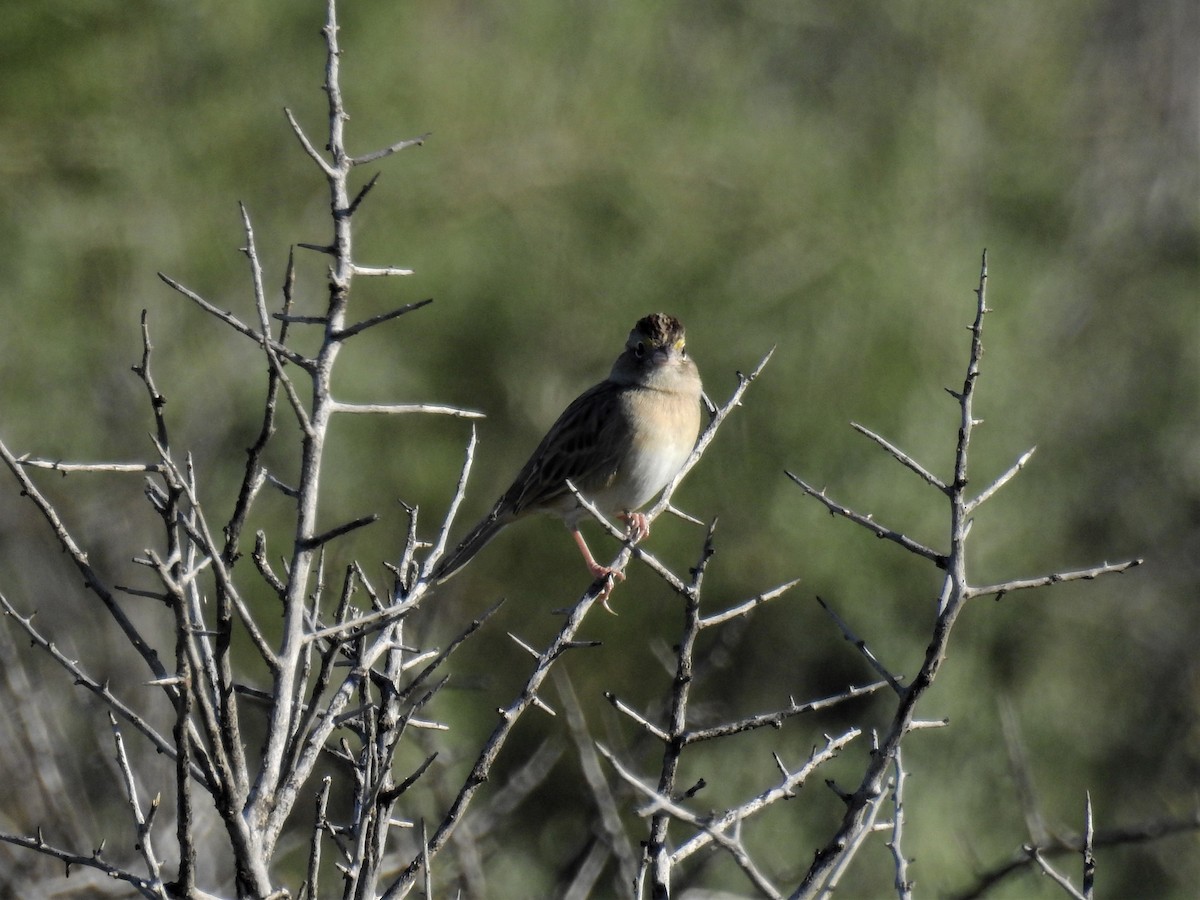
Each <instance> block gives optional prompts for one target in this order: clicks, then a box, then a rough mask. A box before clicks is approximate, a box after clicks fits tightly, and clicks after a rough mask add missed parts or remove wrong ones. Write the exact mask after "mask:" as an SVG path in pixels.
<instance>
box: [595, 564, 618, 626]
mask: <svg viewBox="0 0 1200 900" xmlns="http://www.w3.org/2000/svg"><path fill="white" fill-rule="evenodd" d="M588 568H590V569H591V570H592V577H593V578H595V579H596V580H597V581H599V580H600V579H604V587H603V589H602V590H601V591H600V593H599V594H597V595H596V599H597V600H599V601H600V605H601V606H603V607H604V610H605V612H608V613H611V614H612V615H614V616H615V615H616V614H617V611H616V610H615V609H613V608H612V607H611V606H609V605H608V598H609V597H611V596H612V592H613V588H615V587H616V586H617V582H618V581H624V580H625V573H624V572H622V571H621V570H620V569H612V568H609V567H608V566H601V565H597V566H589V567H588Z"/></svg>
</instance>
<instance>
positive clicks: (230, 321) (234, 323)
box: [158, 272, 313, 373]
mask: <svg viewBox="0 0 1200 900" xmlns="http://www.w3.org/2000/svg"><path fill="white" fill-rule="evenodd" d="M158 277H159V278H161V279H162V280H163V282H164V283H165V284H166V285H167V286H168V287H171V288H174V289H175V290H176V291H178V292H179V293H180V294H182V295H183V296H185V297H187V298H188V299H189V300H191V301H192V302H193V303H195V304H196V305H197V306H199V307H200V308H201V309H202V310H204V311H205V312H206V313H208V314H209V315H211V316H215V317H216V318H218V319H220V320H221V321H222V322H224V323H225V324H226V325H228V326H229V327H230V328H232V329H233V330H234V331H236V332H238V333H239V334H244V335H245V336H246V337H248V338H250V339H251V340H252V341H254V343H256V344H261V343H263V336H262V335H261V334H260V333H259V332H257V331H255V330H254V329H253V328H251V327H250V326H249V325H247V324H246V323H244V322H243V321H242V320H241V319H239V318H237V316H235V315H233V314H232V313H228V312H225V311H224V310H222V309H218V308H217V307H215V306H213V305H212V304H211V303H209V302H208V301H207V300H205V299H204V298H203V297H201V296H200V295H199V294H197V293H196V292H195V291H193V290H190V289H188V288H186V287H184V286H183V285H182V284H180V283H179V282H178V281H176V280H175V279H173V278H171V277H170V276H168V275H164V274H163V273H162V272H159V273H158ZM267 342H268V343H269V344H270V345H271V349H272V350H274V351H275V352H276V353H278V354H279V355H280V356H282V357H283V358H284V359H286V360H287V361H288V362H291V363H295V364H296V365H298V366H299V367H300V368H302V369H304V370H305V371H306V372H310V373H311V372H312V371H313V362H312V360H310V359H307V358H305V357H304V356H302V355H301V354H299V353H297V352H296V351H295V350H292V349H291V348H290V347H285V346H284V345H283V344H280V343H279V342H278V341H276V340H273V339H272V338H271V337H270V336H268V337H267Z"/></svg>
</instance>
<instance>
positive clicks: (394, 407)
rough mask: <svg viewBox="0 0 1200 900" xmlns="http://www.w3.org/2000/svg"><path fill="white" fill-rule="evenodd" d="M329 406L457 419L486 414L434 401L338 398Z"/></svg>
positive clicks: (341, 410)
mask: <svg viewBox="0 0 1200 900" xmlns="http://www.w3.org/2000/svg"><path fill="white" fill-rule="evenodd" d="M329 408H330V410H331V411H333V412H339V413H370V414H374V415H388V416H398V415H408V414H409V413H430V414H433V415H438V416H455V417H456V418H459V419H483V418H486V416H485V415H484V414H483V413H481V412H477V411H475V410H473V409H462V408H461V407H457V406H442V405H438V404H436V403H342V402H341V401H339V400H332V401H330V404H329Z"/></svg>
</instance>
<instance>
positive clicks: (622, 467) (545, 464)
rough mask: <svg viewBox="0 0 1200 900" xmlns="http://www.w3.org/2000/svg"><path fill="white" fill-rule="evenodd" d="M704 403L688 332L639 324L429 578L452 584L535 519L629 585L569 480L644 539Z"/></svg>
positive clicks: (665, 322) (654, 319) (674, 324)
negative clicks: (582, 526)
mask: <svg viewBox="0 0 1200 900" xmlns="http://www.w3.org/2000/svg"><path fill="white" fill-rule="evenodd" d="M700 398H701V386H700V373H699V371H698V370H697V369H696V364H695V363H694V362H692V360H691V358H690V357H689V356H688V353H687V349H686V347H685V345H684V331H683V324H682V323H681V322H680V321H679V320H678V319H676V318H675V317H674V316H668V315H665V314H663V313H653V314H652V315H649V316H646V317H645V318H644V319H641V320H640V321H639V322H638V323H637V324H636V325H634V326H633V330H632V331H631V332H629V339H628V340H627V341H626V342H625V350H624V351H623V352H622V353H621V355H620V356H618V357H617V361H616V362H615V363H613V367H612V371H611V372H609V374H608V378H606V379H605V380H604V381H602V382H600V383H599V384H597V385H596V386H595V387H593V388H590V389H589V390H587V391H584V392H583V393H582V394H580V395H579V396H578V397H577V398H576V399H575V400H574V402H572V403H571V405H570V406H568V407H567V408H566V410H564V412H563V414H562V415H561V416H559V417H558V421H556V422H555V423H554V425H552V426H551V428H550V431H549V432H548V433H547V435H546V436H545V437H544V438H543V439H542V442H541V443H540V444H538V446H537V449H536V450H534V451H533V455H532V456H531V457H530V458H529V461H528V462H527V463H525V465H524V466H523V467H522V468H521V471H520V472H519V473H518V474H517V477H516V479H515V480H514V481H513V483H512V486H511V487H510V488H509V489H508V490H507V491H505V492H504V494H503V496H501V497H500V499H499V500H497V501H496V504H495V506H493V507H492V511H491V512H489V513H488V514H487V515H486V516H485V517H484V518H483V520H482V521H481V522H479V524H477V525H476V526H475V527H474V528H472V529H471V530H470V531H469V532H468V533H467V536H466V537H465V538H463V539H462V541H461V542H460V543H459V545H458V546H457V547H456V548H455V549H454V550H452V551H450V552H449V553H447V554H446V555H445V556H443V557H442V558H441V559H440V560H439V561H438V563H437V564H436V565H435V566H434V568H433V571H432V572H431V573H430V580H431V581H433V582H434V583H440V582H443V581H445V580H446V579H448V578H449V577H450V576H452V575H453V574H454V573H455V572H457V571H458V570H459V569H461V568H462V567H463V566H465V565H466V564H467V563H468V562H470V561H471V559H472V558H473V557H474V556H475V554H476V553H478V552H479V550H480V549H481V548H482V547H483V546H484V545H485V544H486V543H487V542H488V541H490V540H491V539H492V538H493V537H495V536H496V534H497V533H498V532H499V531H500V529H502V528H504V527H505V526H506V525H509V524H511V523H512V522H515V521H516V520H517V519H519V518H521V517H523V516H526V515H528V514H530V513H537V512H544V513H551V514H553V515H556V516H558V517H559V518H560V519H562V520H563V522H564V523H565V524H566V526H567V528H568V529H569V530H570V532H571V536H572V537H573V538H574V539H575V543H576V544H577V545H578V546H579V551H580V552H581V553H582V554H583V559H584V562H585V563H586V564H587V568H588V572H589V573H591V575H592V577H593V578H601V577H605V576H613V577H617V578H624V577H625V576H624V575H623V574H622V573H620V572H617V571H614V570H613V569H610V568H609V567H608V566H603V565H601V564H600V563H598V562H596V559H595V557H593V556H592V553H591V551H590V550H589V549H588V546H587V543H586V542H585V541H584V539H583V535H582V534H580V532H579V523H580V521H581V520H583V519H584V518H585V517H586V516H587V514H588V513H587V511H586V510H585V509H584V508H583V507H582V506H580V504H579V501H578V500H577V499H576V498H575V496H574V494H572V493H571V490H570V488H569V487H568V486H567V482H568V481H570V483H571V484H572V485H574V486H575V488H576V489H577V490H578V491H579V493H580V494H582V495H583V496H584V497H586V498H587V499H588V500H589V501H591V502H592V503H593V504H594V505H595V506H596V507H597V508H598V509H599V510H600V511H601V512H603V513H605V514H606V515H608V516H615V517H616V518H618V519H620V520H622V521H624V522H625V523H626V524H627V525H628V526H629V536H630V537H631V538H632V539H633V540H636V541H640V540H642V539H643V538H645V537H646V535H647V534H649V531H650V528H649V524H648V523H647V521H646V517H645V515H643V514H642V513H639V512H638V511H637V510H638V509H639V508H640V507H641V506H643V505H644V504H645V503H646V502H647V501H649V500H650V499H651V498H652V497H654V495H655V494H657V493H658V492H659V491H661V490H662V489H663V488H664V487H666V485H667V483H668V482H669V481H670V480H671V479H672V478H674V477H675V475H676V474H678V472H679V470H680V468H681V467H682V466H683V463H684V461H685V460H686V459H687V458H688V455H689V454H690V453H691V452H692V448H693V447H694V446H695V443H696V436H697V434H698V433H699V431H700ZM609 590H611V582H610V584H609ZM604 599H607V591H606V592H605V595H604Z"/></svg>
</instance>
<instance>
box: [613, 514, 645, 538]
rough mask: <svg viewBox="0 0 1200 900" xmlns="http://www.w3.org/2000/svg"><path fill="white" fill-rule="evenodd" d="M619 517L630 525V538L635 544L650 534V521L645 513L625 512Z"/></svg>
mask: <svg viewBox="0 0 1200 900" xmlns="http://www.w3.org/2000/svg"><path fill="white" fill-rule="evenodd" d="M617 518H618V519H620V520H621V521H622V522H625V523H627V524H628V525H629V540H631V541H633V542H634V543H635V544H636V543H637V542H638V541H644V540H645V539H646V538H648V537H649V536H650V522H649V521H648V520H647V519H646V514H645V513H640V512H623V513H621V514H620V515H619V516H617Z"/></svg>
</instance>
